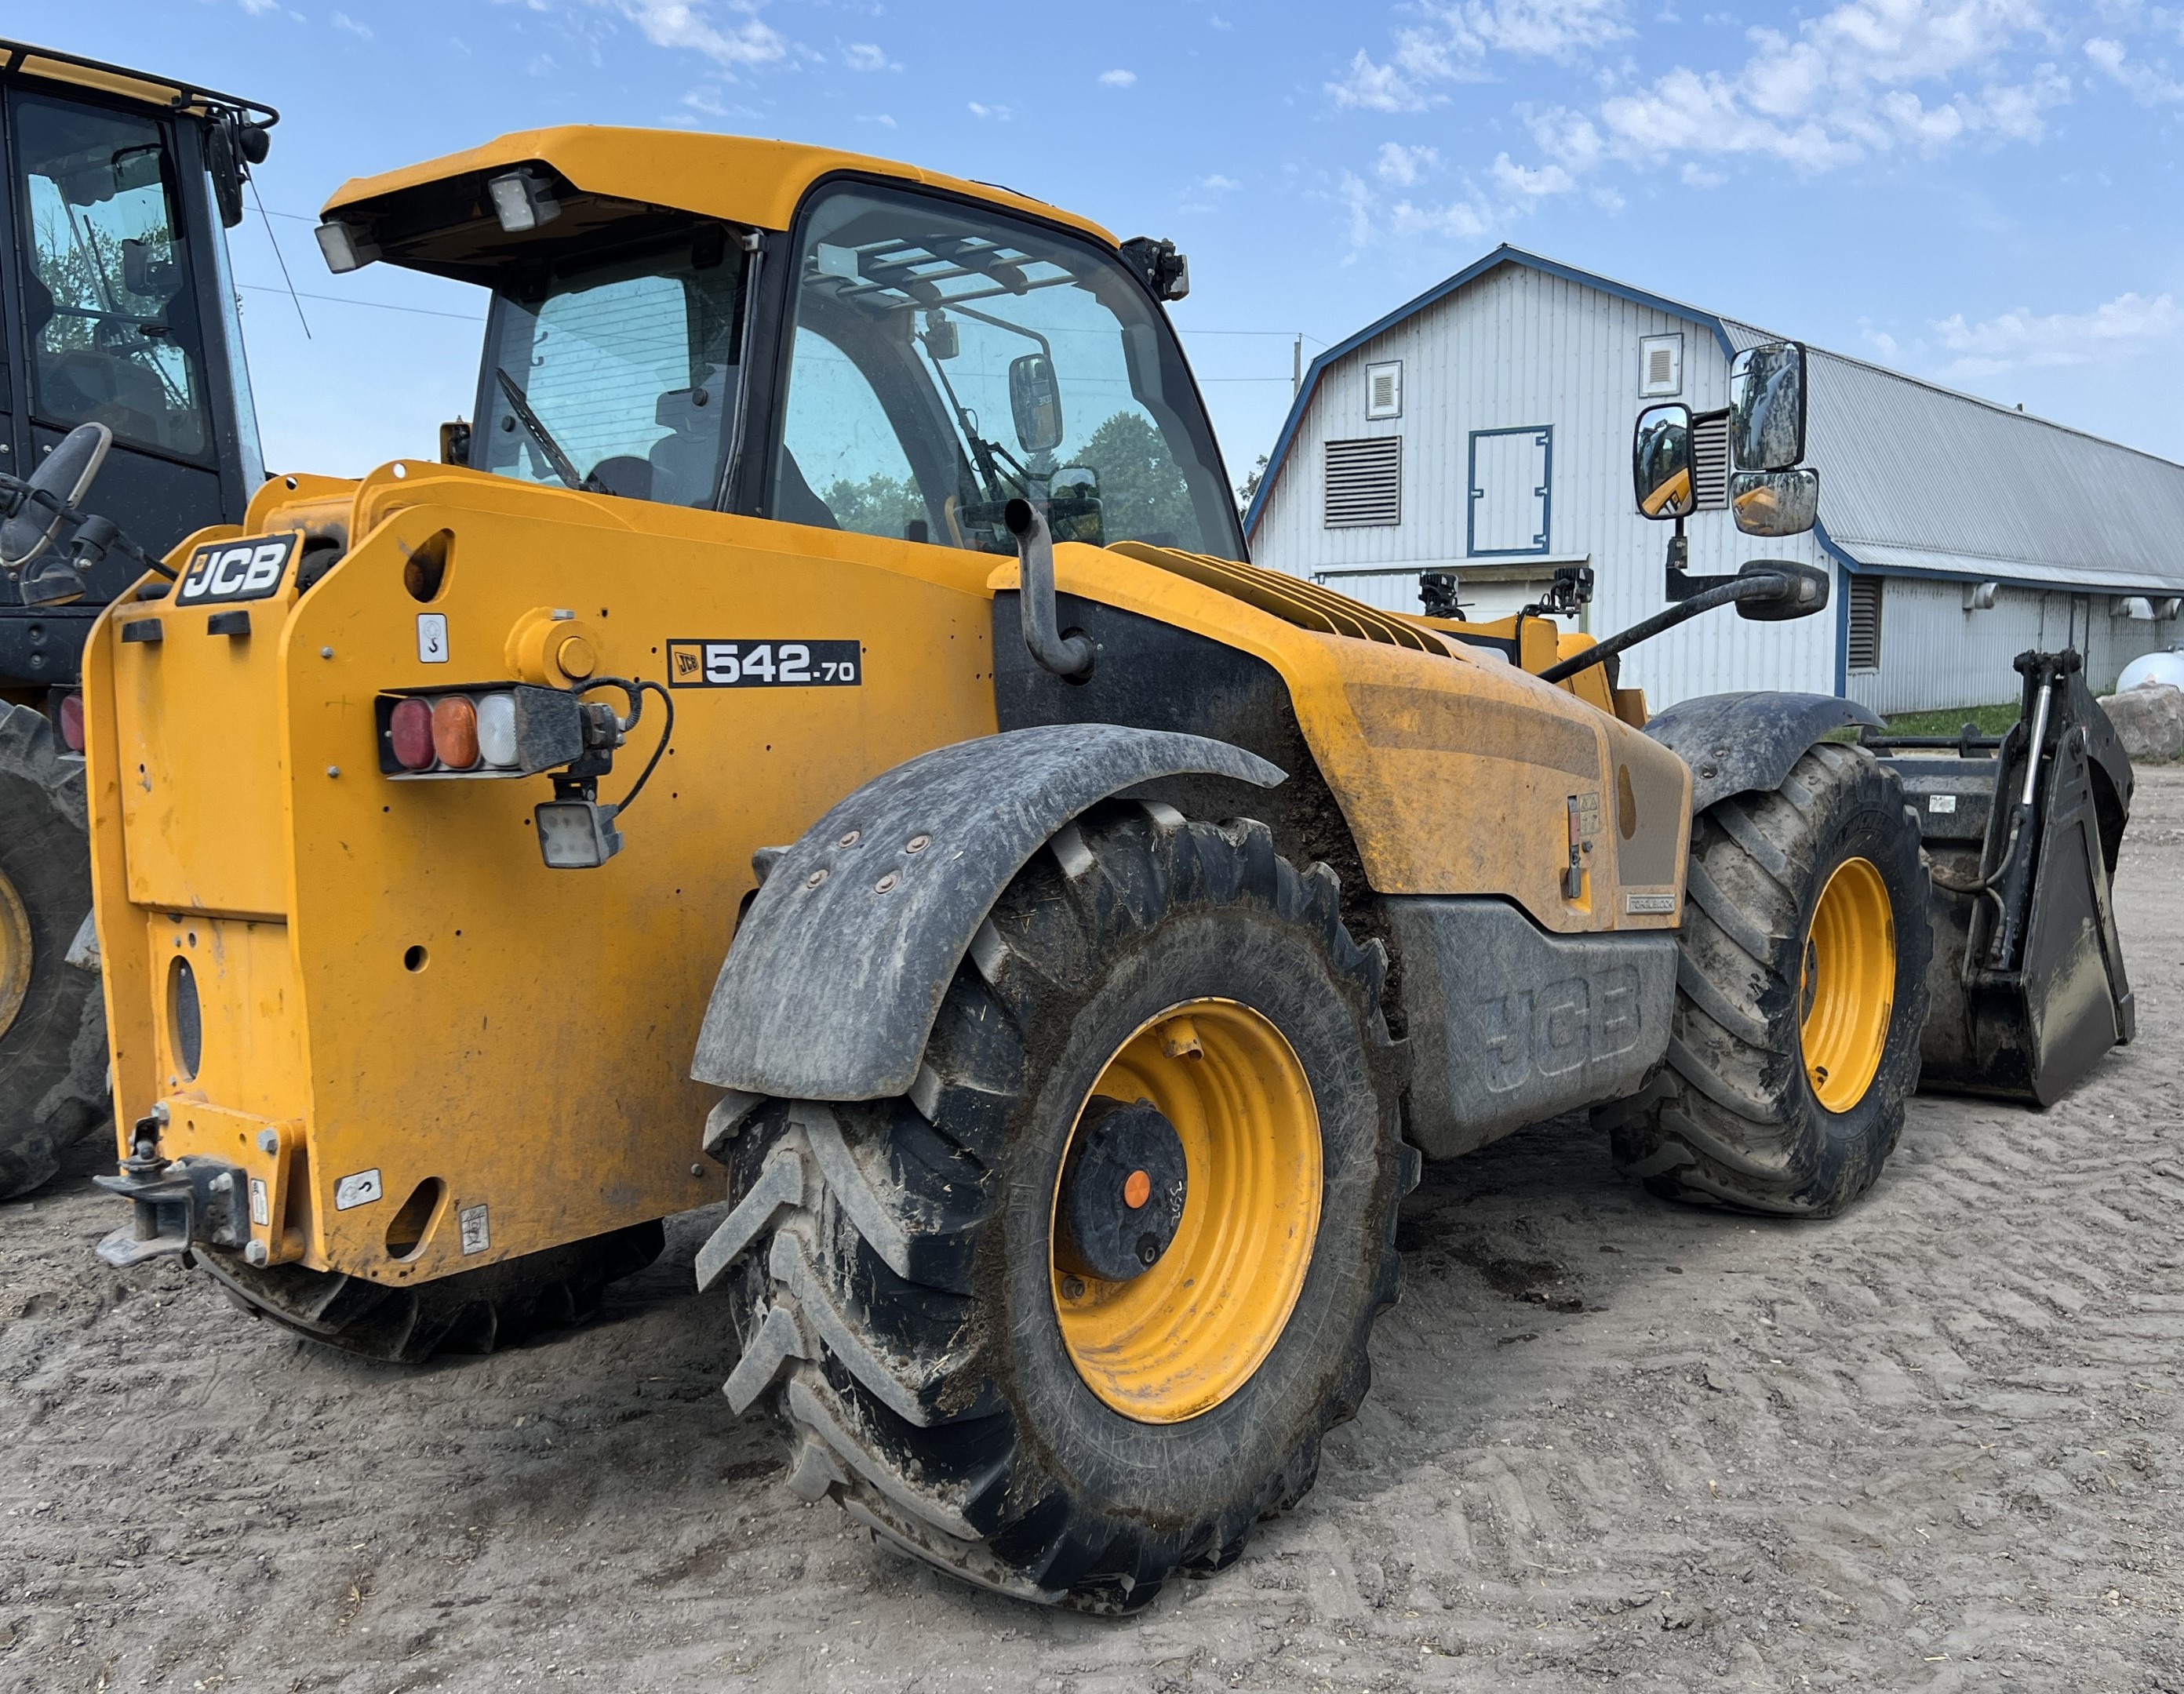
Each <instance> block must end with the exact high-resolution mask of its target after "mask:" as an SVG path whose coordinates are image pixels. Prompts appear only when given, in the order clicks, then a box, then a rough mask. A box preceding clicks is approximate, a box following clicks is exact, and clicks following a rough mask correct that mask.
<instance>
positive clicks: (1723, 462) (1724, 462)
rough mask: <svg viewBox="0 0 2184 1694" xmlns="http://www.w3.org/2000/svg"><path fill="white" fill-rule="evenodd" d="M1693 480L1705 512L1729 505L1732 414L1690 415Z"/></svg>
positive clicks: (1699, 503) (1717, 510)
mask: <svg viewBox="0 0 2184 1694" xmlns="http://www.w3.org/2000/svg"><path fill="white" fill-rule="evenodd" d="M1691 480H1692V483H1693V484H1694V487H1695V492H1697V495H1698V509H1699V510H1700V511H1702V512H1725V511H1727V510H1728V509H1729V414H1728V413H1727V412H1725V411H1723V412H1702V413H1701V414H1699V415H1698V416H1697V417H1696V418H1694V419H1691Z"/></svg>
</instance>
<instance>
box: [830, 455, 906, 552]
mask: <svg viewBox="0 0 2184 1694" xmlns="http://www.w3.org/2000/svg"><path fill="white" fill-rule="evenodd" d="M827 509H828V510H829V511H831V512H832V513H833V514H834V521H835V522H836V523H838V524H839V525H841V526H842V527H843V528H844V529H845V530H856V531H857V533H858V534H860V535H865V536H893V537H894V539H895V540H896V541H902V540H904V539H905V538H906V536H908V534H909V530H910V525H911V522H912V521H913V520H914V519H922V518H923V517H924V516H925V501H924V499H923V498H922V497H921V496H920V495H919V493H918V492H917V485H915V484H914V483H912V482H911V480H909V479H908V478H907V477H901V476H889V475H887V474H886V473H885V472H884V471H877V470H876V471H874V472H873V473H872V475H870V476H867V477H866V479H865V480H863V481H862V482H852V481H850V479H849V478H848V477H846V476H843V477H837V478H836V479H835V480H834V483H833V486H831V487H830V488H828V489H827Z"/></svg>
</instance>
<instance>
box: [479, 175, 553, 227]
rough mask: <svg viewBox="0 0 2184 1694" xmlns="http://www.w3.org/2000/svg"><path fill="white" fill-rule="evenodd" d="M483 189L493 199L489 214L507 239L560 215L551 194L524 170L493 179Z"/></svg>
mask: <svg viewBox="0 0 2184 1694" xmlns="http://www.w3.org/2000/svg"><path fill="white" fill-rule="evenodd" d="M486 192H487V193H488V194H490V195H491V196H492V197H493V215H494V216H495V217H497V218H499V219H500V226H501V228H502V229H504V230H506V231H507V232H508V233H509V234H510V235H511V236H520V235H521V234H523V233H524V232H525V231H526V230H535V229H537V228H538V226H539V225H541V224H550V223H552V222H553V221H554V219H556V218H558V217H560V215H561V205H560V202H559V201H557V200H556V199H554V191H553V190H552V189H551V188H549V187H548V186H546V184H545V183H543V182H542V181H539V179H538V177H537V176H536V175H533V174H532V172H531V171H530V170H529V169H522V170H511V171H510V172H508V173H507V175H504V176H496V177H494V178H493V179H492V180H491V181H488V182H487V184H486Z"/></svg>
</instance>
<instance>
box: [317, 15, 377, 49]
mask: <svg viewBox="0 0 2184 1694" xmlns="http://www.w3.org/2000/svg"><path fill="white" fill-rule="evenodd" d="M326 21H327V22H328V23H330V24H331V25H333V26H334V27H335V28H336V29H337V30H339V31H343V33H344V34H346V35H352V36H355V37H356V38H357V39H358V40H359V41H360V42H368V41H370V39H371V25H369V24H359V23H358V22H357V20H356V19H354V18H352V17H350V16H349V14H348V13H346V12H336V13H334V14H332V15H331V17H329V18H328V19H326Z"/></svg>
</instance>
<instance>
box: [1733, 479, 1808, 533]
mask: <svg viewBox="0 0 2184 1694" xmlns="http://www.w3.org/2000/svg"><path fill="white" fill-rule="evenodd" d="M1729 509H1730V514H1731V515H1732V516H1734V517H1735V518H1736V527H1737V528H1738V529H1740V530H1743V531H1744V533H1745V534H1746V535H1747V536H1802V535H1803V534H1804V533H1805V531H1806V530H1809V529H1811V528H1812V527H1813V525H1814V524H1816V523H1818V522H1819V519H1820V473H1819V471H1817V470H1814V469H1809V468H1808V469H1804V470H1740V471H1738V472H1737V473H1736V475H1734V476H1732V477H1730V480H1729Z"/></svg>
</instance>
